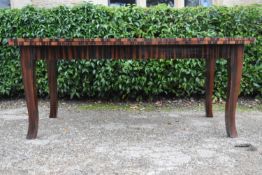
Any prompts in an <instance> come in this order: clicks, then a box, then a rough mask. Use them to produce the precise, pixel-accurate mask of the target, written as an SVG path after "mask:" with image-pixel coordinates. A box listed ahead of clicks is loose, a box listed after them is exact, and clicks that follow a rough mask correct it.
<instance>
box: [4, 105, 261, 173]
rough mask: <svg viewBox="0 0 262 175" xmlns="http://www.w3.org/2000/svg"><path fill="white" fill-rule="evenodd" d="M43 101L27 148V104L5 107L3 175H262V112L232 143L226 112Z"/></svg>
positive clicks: (251, 115)
mask: <svg viewBox="0 0 262 175" xmlns="http://www.w3.org/2000/svg"><path fill="white" fill-rule="evenodd" d="M78 105H79V104H72V103H70V104H67V103H62V104H61V103H60V107H59V115H58V118H57V119H49V118H48V111H49V108H48V103H47V102H45V101H41V102H40V103H39V110H40V121H39V122H40V126H39V134H38V138H37V139H36V140H26V139H25V134H26V130H27V111H26V107H25V103H24V101H23V100H20V101H18V102H16V101H7V102H1V103H0V106H2V107H0V134H1V138H0V174H1V175H5V174H6V175H12V174H14V175H20V174H22V175H23V174H32V175H34V174H36V175H41V174H50V175H51V174H52V175H54V174H63V175H64V174H65V175H81V174H185V175H188V174H192V175H196V174H201V175H205V174H206V175H211V174H223V175H225V174H230V175H232V174H236V175H241V174H245V175H246V174H248V175H249V174H250V175H251V174H252V175H253V174H258V175H260V174H262V166H261V165H262V146H261V143H262V137H261V136H262V130H261V129H262V112H261V111H256V110H254V111H243V112H238V113H237V128H238V132H239V137H238V138H236V139H230V138H227V137H226V133H225V124H224V112H222V111H219V110H217V111H215V112H214V118H205V117H204V110H194V109H193V108H192V109H191V108H189V109H188V110H178V109H177V108H172V109H171V110H168V111H165V110H163V111H162V110H159V111H139V110H138V111H124V110H81V109H79V108H78V107H77V106H78Z"/></svg>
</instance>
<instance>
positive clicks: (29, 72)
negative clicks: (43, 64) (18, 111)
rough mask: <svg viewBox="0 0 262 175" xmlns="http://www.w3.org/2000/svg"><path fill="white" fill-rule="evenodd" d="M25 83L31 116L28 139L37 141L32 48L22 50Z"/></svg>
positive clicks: (36, 105) (36, 109)
mask: <svg viewBox="0 0 262 175" xmlns="http://www.w3.org/2000/svg"><path fill="white" fill-rule="evenodd" d="M20 54H21V65H22V75H23V83H24V89H25V97H26V104H27V110H28V116H29V126H28V132H27V137H26V138H27V139H35V138H36V137H37V131H38V121H39V118H38V102H37V91H36V77H35V60H34V58H33V57H32V55H31V54H30V48H28V47H24V48H21V50H20Z"/></svg>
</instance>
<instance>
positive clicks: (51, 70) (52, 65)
mask: <svg viewBox="0 0 262 175" xmlns="http://www.w3.org/2000/svg"><path fill="white" fill-rule="evenodd" d="M56 64H57V61H56V60H55V59H49V60H48V62H47V67H48V85H49V96H50V114H49V118H56V117H57V108H58V102H57V79H56V75H57V66H56Z"/></svg>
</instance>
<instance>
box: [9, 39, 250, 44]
mask: <svg viewBox="0 0 262 175" xmlns="http://www.w3.org/2000/svg"><path fill="white" fill-rule="evenodd" d="M253 42H255V38H151V39H150V38H149V39H147V38H121V39H116V38H109V39H103V38H93V39H84V38H74V39H63V38H61V39H51V38H34V39H29V38H17V39H9V41H8V44H9V45H11V46H86V45H97V46H99V45H225V44H228V45H237V44H251V43H253Z"/></svg>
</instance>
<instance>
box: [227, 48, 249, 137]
mask: <svg viewBox="0 0 262 175" xmlns="http://www.w3.org/2000/svg"><path fill="white" fill-rule="evenodd" d="M243 49H244V48H243V46H234V47H233V48H232V52H231V58H230V59H229V60H228V75H229V76H228V91H227V101H226V112H225V123H226V132H227V136H228V137H232V138H235V137H237V130H236V106H237V100H238V95H239V91H240V81H241V76H242V67H243V52H244V51H243Z"/></svg>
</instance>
